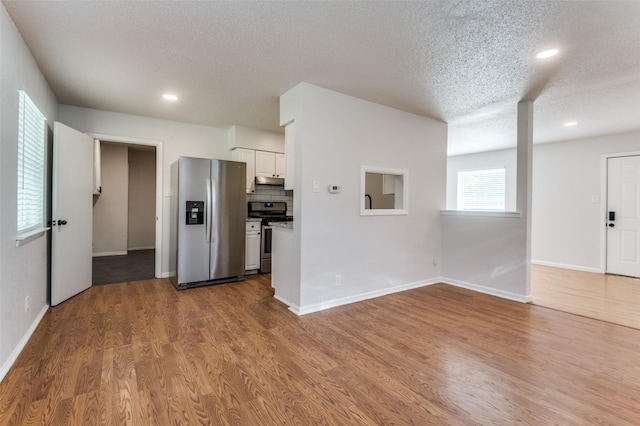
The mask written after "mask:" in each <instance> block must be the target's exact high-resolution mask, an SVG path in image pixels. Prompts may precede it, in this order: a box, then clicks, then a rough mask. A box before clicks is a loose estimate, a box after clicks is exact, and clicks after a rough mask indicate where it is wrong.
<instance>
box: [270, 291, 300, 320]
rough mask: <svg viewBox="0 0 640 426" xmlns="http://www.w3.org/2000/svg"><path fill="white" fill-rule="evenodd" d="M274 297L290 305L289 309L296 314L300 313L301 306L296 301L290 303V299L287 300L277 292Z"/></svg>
mask: <svg viewBox="0 0 640 426" xmlns="http://www.w3.org/2000/svg"><path fill="white" fill-rule="evenodd" d="M273 298H274V299H276V300H279V301H280V302H282V303H284V304H285V305H287V306H288V307H289V310H290V311H291V312H293V313H294V314H296V315H298V316H299V315H300V313H299V312H300V307H299V306H298V305H296V304H295V303H290V302H289V301H288V300H286V299H285V298H283V297H282V296H278V295H277V294H274V295H273Z"/></svg>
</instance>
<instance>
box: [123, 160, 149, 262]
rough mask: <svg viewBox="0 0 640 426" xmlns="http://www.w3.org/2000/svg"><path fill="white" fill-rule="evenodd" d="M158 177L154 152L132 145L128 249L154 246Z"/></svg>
mask: <svg viewBox="0 0 640 426" xmlns="http://www.w3.org/2000/svg"><path fill="white" fill-rule="evenodd" d="M155 178H156V155H155V153H154V152H153V151H141V150H137V149H131V148H129V221H128V222H129V229H128V232H127V234H128V235H127V239H128V242H127V249H128V250H138V249H150V248H154V247H155V239H156V233H155V222H156V221H155V217H156V203H155V199H156V197H155V190H156V182H155Z"/></svg>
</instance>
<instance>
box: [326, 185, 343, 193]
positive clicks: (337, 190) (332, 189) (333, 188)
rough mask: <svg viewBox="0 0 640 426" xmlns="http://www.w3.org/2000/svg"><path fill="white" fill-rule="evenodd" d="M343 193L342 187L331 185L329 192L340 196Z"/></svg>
mask: <svg viewBox="0 0 640 426" xmlns="http://www.w3.org/2000/svg"><path fill="white" fill-rule="evenodd" d="M340 191H342V187H341V186H340V185H329V192H330V193H332V194H339V193H340Z"/></svg>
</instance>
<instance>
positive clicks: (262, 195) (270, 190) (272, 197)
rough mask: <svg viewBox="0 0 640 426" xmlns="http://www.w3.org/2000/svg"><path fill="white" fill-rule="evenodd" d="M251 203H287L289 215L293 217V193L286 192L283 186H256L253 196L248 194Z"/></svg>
mask: <svg viewBox="0 0 640 426" xmlns="http://www.w3.org/2000/svg"><path fill="white" fill-rule="evenodd" d="M249 201H285V202H286V203H287V215H289V216H293V191H285V190H284V189H283V188H282V187H281V186H271V185H259V186H258V185H256V190H255V192H253V193H252V194H247V202H249Z"/></svg>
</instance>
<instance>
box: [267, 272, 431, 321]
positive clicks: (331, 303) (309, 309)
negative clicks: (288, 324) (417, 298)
mask: <svg viewBox="0 0 640 426" xmlns="http://www.w3.org/2000/svg"><path fill="white" fill-rule="evenodd" d="M440 282H441V281H440V280H439V279H438V278H432V279H428V280H424V281H416V282H413V283H408V284H402V285H398V286H395V287H390V288H385V289H382V290H375V291H369V292H366V293H361V294H356V295H354V296H347V297H341V298H338V299H332V300H327V301H325V302H322V303H316V304H314V305H307V306H300V307H298V306H294V305H291V306H290V307H289V310H290V311H291V312H293V313H295V314H296V315H306V314H311V313H313V312H319V311H324V310H325V309H330V308H335V307H336V306H342V305H348V304H351V303H355V302H361V301H363V300H367V299H374V298H376V297H380V296H386V295H388V294H393V293H399V292H401V291H405V290H412V289H414V288H420V287H424V286H427V285H431V284H437V283H440ZM278 300H281V301H282V302H284V303H287V302H286V301H284V300H282V299H278Z"/></svg>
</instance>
